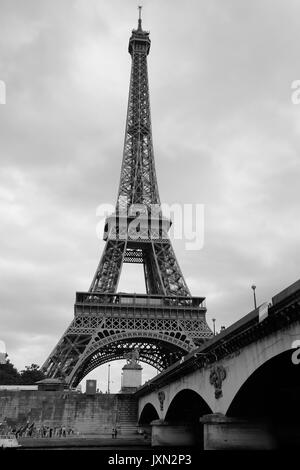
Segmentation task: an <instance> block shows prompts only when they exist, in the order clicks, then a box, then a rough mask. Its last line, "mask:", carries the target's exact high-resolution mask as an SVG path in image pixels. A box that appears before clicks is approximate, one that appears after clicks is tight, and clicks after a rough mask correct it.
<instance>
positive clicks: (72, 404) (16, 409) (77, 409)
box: [0, 390, 137, 435]
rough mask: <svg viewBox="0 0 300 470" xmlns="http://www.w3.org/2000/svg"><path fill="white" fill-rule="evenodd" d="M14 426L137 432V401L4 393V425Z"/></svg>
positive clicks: (0, 402)
mask: <svg viewBox="0 0 300 470" xmlns="http://www.w3.org/2000/svg"><path fill="white" fill-rule="evenodd" d="M5 418H6V421H7V424H8V425H10V426H20V425H22V424H25V423H26V422H27V421H29V422H30V423H32V422H34V423H35V425H36V426H37V427H38V426H41V425H45V426H51V427H56V426H58V427H59V426H65V427H71V428H73V429H74V431H75V432H79V433H80V434H85V435H87V434H108V433H111V430H112V427H114V426H117V428H118V432H119V434H126V433H131V432H135V430H136V426H137V401H136V399H135V398H134V397H133V396H132V395H127V394H117V395H113V394H109V395H108V394H95V395H85V394H80V393H76V392H68V391H65V392H58V391H56V392H46V391H43V392H42V391H38V390H20V391H7V390H1V391H0V422H3V420H4V419H5Z"/></svg>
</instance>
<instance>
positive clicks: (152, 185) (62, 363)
mask: <svg viewBox="0 0 300 470" xmlns="http://www.w3.org/2000/svg"><path fill="white" fill-rule="evenodd" d="M150 44H151V41H150V38H149V32H146V31H144V30H143V29H142V20H141V7H139V19H138V28H137V29H135V30H133V31H132V35H131V37H130V39H129V47H128V51H129V53H130V55H131V58H132V66H131V76H130V87H129V99H128V110H127V120H126V132H125V142H124V151H123V162H122V168H121V178H120V184H119V191H118V197H117V203H116V209H115V212H114V214H112V215H111V216H108V217H107V219H106V224H105V229H104V240H105V241H106V244H105V248H104V251H103V254H102V257H101V259H100V262H99V265H98V267H97V270H96V273H95V276H94V278H93V281H92V283H91V286H90V288H89V291H88V292H77V293H76V301H75V306H74V319H73V321H72V323H71V325H70V326H69V327H68V329H67V330H66V332H65V333H64V334H63V336H62V338H61V339H60V341H59V342H58V344H57V345H56V347H55V348H54V350H53V351H52V352H51V354H50V356H49V357H48V359H47V360H46V362H45V363H44V365H43V366H42V370H43V371H44V372H45V374H46V376H47V377H48V378H61V379H63V380H64V381H65V382H66V383H67V385H69V386H70V387H75V386H76V385H77V384H78V383H79V382H80V381H81V380H82V379H83V378H84V377H85V376H86V375H87V374H88V373H89V372H91V371H92V370H93V369H95V368H96V367H98V366H100V365H101V364H104V363H106V362H109V361H112V360H116V359H123V358H124V357H125V355H126V354H127V355H128V353H130V352H132V351H133V350H138V353H139V358H140V360H141V361H142V362H145V363H148V364H150V365H152V366H154V367H155V368H156V369H157V370H159V371H161V370H163V369H165V368H167V367H168V366H170V365H171V364H172V363H174V362H175V361H177V360H179V359H180V358H181V357H182V356H183V355H185V354H187V353H189V352H190V351H192V350H193V349H195V348H196V346H197V345H198V344H200V343H201V342H203V341H205V340H206V339H207V338H210V337H211V336H212V332H211V330H210V328H209V327H208V325H207V323H206V319H205V315H206V308H205V298H204V297H192V296H191V293H190V291H189V289H188V287H187V284H186V282H185V279H184V277H183V275H182V272H181V270H180V267H179V264H178V262H177V259H176V257H175V254H174V251H173V248H172V245H171V242H170V239H169V236H168V229H169V228H170V226H171V221H170V220H169V219H167V218H165V217H164V216H163V215H162V212H161V206H160V199H159V193H158V186H157V180H156V173H155V166H154V154H153V144H152V131H151V116H150V101H149V85H148V71H147V55H148V54H149V50H150ZM123 263H142V264H143V267H144V277H145V286H146V294H130V293H126V294H124V293H118V292H117V287H118V281H119V278H120V273H121V270H122V266H123Z"/></svg>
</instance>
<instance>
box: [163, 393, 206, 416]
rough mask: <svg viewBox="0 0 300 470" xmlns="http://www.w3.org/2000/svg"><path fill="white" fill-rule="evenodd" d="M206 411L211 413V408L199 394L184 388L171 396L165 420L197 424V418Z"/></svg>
mask: <svg viewBox="0 0 300 470" xmlns="http://www.w3.org/2000/svg"><path fill="white" fill-rule="evenodd" d="M208 413H212V410H211V408H210V407H209V406H208V404H207V403H206V401H205V400H204V399H203V398H202V397H201V395H199V393H197V392H196V391H195V390H192V389H188V388H184V389H182V390H180V391H179V392H178V393H176V395H175V396H174V397H173V399H172V401H171V403H170V404H169V407H168V409H167V412H166V415H165V421H167V422H171V423H178V424H179V423H181V422H182V423H189V424H198V423H199V418H200V417H201V416H203V415H204V414H208Z"/></svg>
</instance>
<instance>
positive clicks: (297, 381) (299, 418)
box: [226, 349, 300, 447]
mask: <svg viewBox="0 0 300 470" xmlns="http://www.w3.org/2000/svg"><path fill="white" fill-rule="evenodd" d="M293 352H294V350H292V349H290V350H287V351H284V352H281V353H280V354H278V355H276V356H273V357H272V358H271V359H269V360H267V361H266V362H264V363H263V364H262V365H261V366H260V367H258V368H257V369H256V370H255V371H254V372H253V373H252V374H251V375H250V376H249V377H248V379H247V380H246V381H245V382H244V383H243V384H242V386H241V387H240V388H239V390H238V391H237V393H236V395H235V396H234V398H233V400H232V402H231V404H230V406H229V408H228V410H227V413H226V414H227V416H228V417H238V418H245V419H246V420H249V421H260V422H264V423H266V424H267V425H268V427H269V428H270V430H271V432H272V435H274V436H275V438H276V440H277V442H278V444H279V446H284V447H285V446H286V445H288V446H292V445H295V444H296V441H295V442H294V441H293V440H295V439H297V440H298V442H299V441H300V431H298V432H295V430H296V429H298V428H299V422H300V402H299V396H300V364H299V365H295V364H294V363H293V362H292V354H293Z"/></svg>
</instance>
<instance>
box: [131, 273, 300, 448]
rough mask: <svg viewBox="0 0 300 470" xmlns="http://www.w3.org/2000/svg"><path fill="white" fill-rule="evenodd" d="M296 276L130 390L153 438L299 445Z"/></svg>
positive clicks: (215, 444)
mask: <svg viewBox="0 0 300 470" xmlns="http://www.w3.org/2000/svg"><path fill="white" fill-rule="evenodd" d="M297 348H300V280H299V281H297V282H296V283H294V284H293V285H291V286H290V287H288V288H287V289H285V290H284V291H282V292H280V293H279V294H277V295H275V296H274V297H273V298H272V302H271V303H270V304H269V305H267V304H263V305H262V306H260V307H259V308H257V309H255V310H253V311H252V312H250V313H249V314H248V315H246V316H245V317H243V318H242V319H241V320H239V321H238V322H236V323H234V324H233V325H232V326H230V327H229V328H227V329H226V330H224V331H222V332H221V333H220V334H218V335H216V336H215V337H214V338H213V339H212V340H210V341H208V342H206V343H205V344H204V345H203V346H201V347H199V348H198V349H197V350H195V351H194V352H193V353H190V354H189V355H187V356H185V357H184V358H183V359H182V360H181V361H180V362H177V363H176V364H174V365H173V366H172V367H169V368H168V369H167V370H165V371H164V372H162V373H161V374H159V375H158V376H156V377H155V378H154V379H152V380H151V381H149V382H147V383H146V384H145V385H144V386H143V387H141V388H140V389H139V390H138V391H137V392H136V397H137V398H138V402H139V406H138V408H139V423H140V424H141V425H144V426H147V425H150V423H151V426H152V443H153V444H154V445H184V444H186V445H189V444H197V445H200V446H204V448H205V449H226V448H234V449H239V448H242V449H247V448H249V449H256V448H258V449H273V448H282V447H284V448H285V447H292V446H295V445H298V444H300V425H299V423H300V400H299V397H300V364H299V363H300V349H297Z"/></svg>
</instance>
